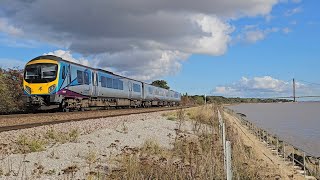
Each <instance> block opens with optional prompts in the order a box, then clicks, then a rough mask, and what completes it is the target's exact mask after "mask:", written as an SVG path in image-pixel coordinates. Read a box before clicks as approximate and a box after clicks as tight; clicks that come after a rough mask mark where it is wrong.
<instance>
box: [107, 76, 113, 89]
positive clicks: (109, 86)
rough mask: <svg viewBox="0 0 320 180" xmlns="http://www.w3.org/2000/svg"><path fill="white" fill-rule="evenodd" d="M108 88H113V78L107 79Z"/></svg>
mask: <svg viewBox="0 0 320 180" xmlns="http://www.w3.org/2000/svg"><path fill="white" fill-rule="evenodd" d="M107 87H108V88H112V79H111V78H107Z"/></svg>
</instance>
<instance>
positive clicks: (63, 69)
mask: <svg viewBox="0 0 320 180" xmlns="http://www.w3.org/2000/svg"><path fill="white" fill-rule="evenodd" d="M65 78H66V67H65V66H63V67H62V79H65Z"/></svg>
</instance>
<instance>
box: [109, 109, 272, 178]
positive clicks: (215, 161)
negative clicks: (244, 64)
mask: <svg viewBox="0 0 320 180" xmlns="http://www.w3.org/2000/svg"><path fill="white" fill-rule="evenodd" d="M218 108H220V107H217V106H203V107H198V108H191V109H188V110H178V111H176V112H175V113H172V112H171V113H165V114H163V116H166V117H174V119H175V120H176V121H178V122H177V124H178V126H179V129H178V130H177V131H176V138H175V141H174V144H173V145H174V147H173V149H164V148H162V147H160V146H159V145H158V144H157V142H155V141H153V140H148V141H146V142H145V144H144V145H143V147H141V148H139V149H137V150H135V151H126V152H124V153H122V154H121V155H120V156H118V157H117V158H116V162H117V163H118V166H117V168H114V169H112V171H111V172H110V173H109V174H108V175H107V178H110V179H225V178H226V177H225V173H224V164H223V148H222V143H221V137H220V134H219V133H217V132H219V129H218V128H219V126H218V119H217V109H218ZM187 120H191V122H192V123H193V131H192V133H191V132H182V131H181V130H180V127H181V124H183V123H184V122H185V121H187ZM226 123H227V132H228V133H227V137H228V140H230V141H231V142H232V156H233V158H232V160H233V169H234V177H236V178H237V179H274V178H275V177H276V176H277V171H276V170H275V169H273V168H271V167H267V166H266V165H265V164H264V163H262V162H261V160H260V159H257V158H256V154H255V153H254V152H253V151H252V147H247V146H245V145H244V144H243V142H242V139H241V137H240V136H239V134H238V132H236V131H235V129H233V127H232V126H228V122H226Z"/></svg>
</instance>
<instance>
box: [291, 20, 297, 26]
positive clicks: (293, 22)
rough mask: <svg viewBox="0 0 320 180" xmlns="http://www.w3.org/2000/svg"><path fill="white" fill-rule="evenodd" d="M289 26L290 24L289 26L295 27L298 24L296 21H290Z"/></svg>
mask: <svg viewBox="0 0 320 180" xmlns="http://www.w3.org/2000/svg"><path fill="white" fill-rule="evenodd" d="M290 24H291V25H297V24H298V22H297V21H291V22H290Z"/></svg>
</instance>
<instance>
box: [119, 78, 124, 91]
mask: <svg viewBox="0 0 320 180" xmlns="http://www.w3.org/2000/svg"><path fill="white" fill-rule="evenodd" d="M119 89H120V90H123V81H120V80H119Z"/></svg>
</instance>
